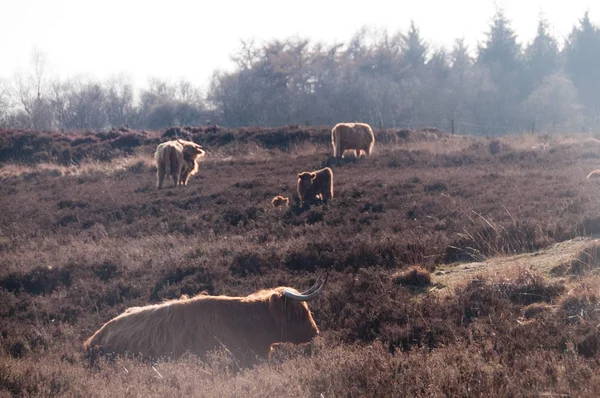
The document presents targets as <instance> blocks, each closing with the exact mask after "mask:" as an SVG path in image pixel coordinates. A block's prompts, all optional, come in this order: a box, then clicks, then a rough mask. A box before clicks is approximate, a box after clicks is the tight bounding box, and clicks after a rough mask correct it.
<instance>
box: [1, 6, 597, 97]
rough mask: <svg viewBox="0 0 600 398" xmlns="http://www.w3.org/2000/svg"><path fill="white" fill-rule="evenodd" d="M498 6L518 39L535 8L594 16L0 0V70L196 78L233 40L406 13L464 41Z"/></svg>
mask: <svg viewBox="0 0 600 398" xmlns="http://www.w3.org/2000/svg"><path fill="white" fill-rule="evenodd" d="M498 6H500V7H502V8H503V9H504V11H505V14H506V16H507V17H508V18H509V19H510V20H511V21H512V27H513V28H514V29H515V30H516V32H517V34H518V36H519V39H520V41H521V42H522V43H527V42H529V41H530V40H532V38H533V37H534V36H535V31H536V25H537V21H538V18H539V16H540V15H543V16H544V17H545V18H546V19H547V20H548V22H549V23H550V25H551V30H552V32H553V34H554V35H555V36H556V37H557V38H559V40H562V39H564V38H565V37H567V36H568V34H569V32H570V31H571V29H572V28H573V25H574V24H576V23H578V20H579V19H580V18H581V17H582V16H583V14H584V12H585V11H586V10H589V11H590V16H591V19H592V21H594V22H595V23H598V22H599V20H600V14H599V13H600V11H599V10H598V9H599V8H600V4H599V2H598V0H569V1H564V0H498V1H494V0H453V1H447V0H417V1H398V0H396V1H393V0H387V1H380V0H367V1H353V0H345V1H338V0H335V1H333V0H303V1H293V2H290V1H281V0H280V1H275V0H273V1H271V0H253V1H231V0H205V1H200V0H190V1H186V0H161V1H155V0H143V1H142V0H103V1H87V0H0V15H2V23H0V78H9V79H10V78H11V77H12V76H13V75H14V73H15V72H17V71H19V70H21V71H23V70H27V69H28V68H29V66H30V64H31V56H32V52H33V49H34V48H36V47H37V48H38V49H39V50H40V51H42V52H43V53H44V54H45V56H46V59H47V65H48V69H49V73H50V74H51V75H52V76H60V77H63V78H64V77H70V76H74V75H87V76H89V77H91V78H94V79H104V78H106V77H109V76H112V75H117V74H125V75H126V76H129V77H131V78H132V79H133V80H134V82H135V83H136V85H143V84H144V83H145V82H146V81H147V79H148V77H158V78H163V79H169V80H171V81H176V80H178V79H180V78H185V79H187V80H190V81H192V82H193V83H195V84H200V85H202V86H203V87H206V86H207V85H208V83H209V80H210V77H211V75H212V73H213V71H214V70H215V69H218V68H220V69H225V70H227V69H230V68H231V62H230V55H231V54H232V53H234V52H235V51H236V50H237V49H239V48H240V40H241V39H243V40H250V39H254V40H255V41H256V42H258V43H260V42H262V41H264V40H269V39H272V38H280V39H282V38H287V37H290V36H298V37H302V38H310V39H314V40H319V41H324V42H326V43H332V42H336V41H337V42H340V41H341V42H347V41H348V39H349V38H350V37H351V36H352V35H353V34H355V33H356V32H357V31H358V30H359V29H360V28H361V27H363V26H366V27H370V28H378V29H382V28H383V29H387V30H388V31H389V32H392V33H393V32H396V31H398V30H401V31H406V30H407V29H408V27H409V24H410V20H411V19H412V20H414V21H415V23H416V25H417V27H418V28H419V29H420V31H421V34H422V36H423V38H424V39H425V40H426V41H427V42H428V43H429V44H431V45H432V46H434V47H435V46H442V45H445V46H451V45H452V43H453V42H454V39H456V38H458V37H464V38H465V39H466V41H467V43H468V44H469V45H470V47H471V48H472V49H474V48H476V45H477V43H478V42H479V41H482V40H483V39H484V38H485V32H487V31H488V27H489V24H490V22H491V19H492V17H493V16H494V13H495V11H496V8H497V7H498Z"/></svg>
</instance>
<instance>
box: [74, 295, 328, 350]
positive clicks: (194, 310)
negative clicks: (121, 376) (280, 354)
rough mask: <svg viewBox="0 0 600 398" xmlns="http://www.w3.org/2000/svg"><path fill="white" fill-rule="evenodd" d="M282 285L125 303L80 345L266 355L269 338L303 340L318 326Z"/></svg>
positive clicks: (270, 343)
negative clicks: (237, 294) (125, 306)
mask: <svg viewBox="0 0 600 398" xmlns="http://www.w3.org/2000/svg"><path fill="white" fill-rule="evenodd" d="M285 289H288V290H292V291H293V292H297V291H296V290H294V289H291V288H286V287H277V288H275V289H269V290H261V291H258V292H256V293H254V294H251V295H249V296H246V297H228V296H207V295H202V294H201V295H197V296H195V297H192V298H188V299H186V298H183V297H182V298H181V299H179V300H172V301H167V302H163V303H160V304H155V305H148V306H145V307H134V308H129V309H127V310H126V311H125V312H124V313H122V314H121V315H119V316H117V317H116V318H113V319H111V320H110V321H108V322H107V323H105V324H104V326H102V327H101V328H100V329H99V330H98V331H97V332H96V333H94V335H93V336H91V337H90V338H89V339H88V340H87V341H86V342H85V343H84V345H83V349H84V351H86V352H89V353H98V352H101V353H104V354H110V353H114V354H125V355H134V356H136V355H141V356H142V357H144V358H158V357H163V356H169V357H178V356H181V355H182V354H184V353H186V352H190V353H192V354H197V355H203V354H205V353H206V352H208V351H211V350H215V349H220V348H226V349H227V350H229V352H230V353H232V354H233V355H235V356H239V357H244V356H246V355H248V354H250V355H252V356H256V355H257V356H260V357H267V356H268V354H269V350H270V347H271V345H272V344H273V343H278V342H290V343H295V344H298V343H307V342H310V341H311V340H312V338H313V337H315V336H316V335H317V334H318V333H319V331H318V328H317V325H316V324H315V321H314V320H313V317H312V315H311V313H310V310H309V309H308V305H307V304H306V302H303V301H297V300H293V299H289V298H286V297H285V296H284V295H283V291H284V290H285Z"/></svg>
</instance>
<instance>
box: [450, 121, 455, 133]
mask: <svg viewBox="0 0 600 398" xmlns="http://www.w3.org/2000/svg"><path fill="white" fill-rule="evenodd" d="M450 128H451V130H450V131H452V134H454V119H452V120H451V121H450Z"/></svg>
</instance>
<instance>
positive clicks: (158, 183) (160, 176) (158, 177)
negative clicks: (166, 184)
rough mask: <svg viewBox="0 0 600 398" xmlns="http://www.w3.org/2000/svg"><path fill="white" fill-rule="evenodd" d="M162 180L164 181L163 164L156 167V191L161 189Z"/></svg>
mask: <svg viewBox="0 0 600 398" xmlns="http://www.w3.org/2000/svg"><path fill="white" fill-rule="evenodd" d="M164 180H165V165H164V163H160V164H159V165H158V171H157V172H156V187H157V188H158V189H161V188H162V185H163V181H164Z"/></svg>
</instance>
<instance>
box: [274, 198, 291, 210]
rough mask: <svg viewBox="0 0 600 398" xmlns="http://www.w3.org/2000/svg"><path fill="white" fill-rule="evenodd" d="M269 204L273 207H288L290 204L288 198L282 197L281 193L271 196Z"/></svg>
mask: <svg viewBox="0 0 600 398" xmlns="http://www.w3.org/2000/svg"><path fill="white" fill-rule="evenodd" d="M271 205H273V207H281V206H285V207H289V206H290V199H289V198H285V197H283V196H281V195H279V196H275V197H274V198H273V200H272V201H271Z"/></svg>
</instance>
